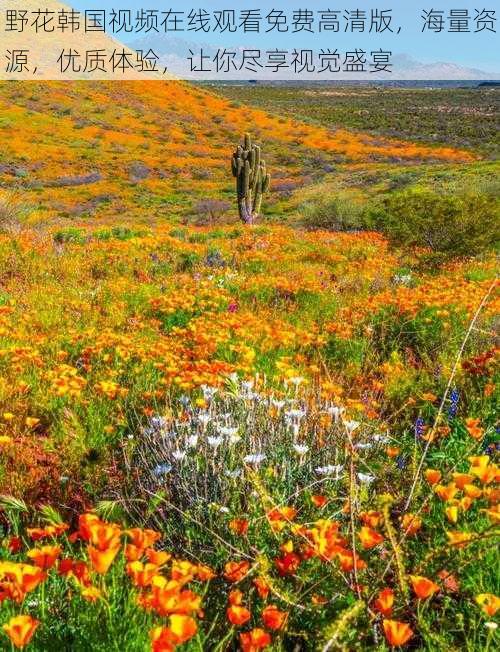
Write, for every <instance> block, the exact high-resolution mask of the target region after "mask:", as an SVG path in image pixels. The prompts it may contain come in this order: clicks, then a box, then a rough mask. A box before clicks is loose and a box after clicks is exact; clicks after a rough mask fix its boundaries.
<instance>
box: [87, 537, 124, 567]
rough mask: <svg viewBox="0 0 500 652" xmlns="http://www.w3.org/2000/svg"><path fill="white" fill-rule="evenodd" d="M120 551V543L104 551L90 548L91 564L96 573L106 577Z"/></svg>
mask: <svg viewBox="0 0 500 652" xmlns="http://www.w3.org/2000/svg"><path fill="white" fill-rule="evenodd" d="M119 550H120V542H119V541H118V542H116V543H114V544H113V545H111V546H110V547H108V548H105V549H103V550H101V549H99V548H95V547H94V546H88V553H89V558H90V563H91V565H92V568H93V569H94V570H95V572H96V573H99V574H100V575H105V574H106V573H107V572H108V570H109V567H110V566H111V564H112V563H113V561H114V559H115V557H116V555H117V554H118V551H119Z"/></svg>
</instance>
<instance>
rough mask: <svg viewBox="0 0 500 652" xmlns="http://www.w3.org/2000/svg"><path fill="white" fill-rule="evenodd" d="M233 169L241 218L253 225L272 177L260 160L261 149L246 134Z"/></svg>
mask: <svg viewBox="0 0 500 652" xmlns="http://www.w3.org/2000/svg"><path fill="white" fill-rule="evenodd" d="M231 167H232V170H233V177H236V195H237V197H238V211H239V213H240V218H241V220H242V221H243V222H245V224H253V223H254V222H255V220H256V219H257V218H258V217H259V213H260V207H261V204H262V195H263V194H264V193H265V192H267V191H268V190H269V184H270V181H271V177H270V175H269V174H268V173H267V171H266V163H265V161H263V160H262V159H261V158H260V147H259V146H258V145H253V144H252V139H251V138H250V134H245V139H244V144H243V146H241V145H238V147H237V149H236V151H235V152H234V154H233V159H232V161H231Z"/></svg>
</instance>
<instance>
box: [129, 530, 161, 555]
mask: <svg viewBox="0 0 500 652" xmlns="http://www.w3.org/2000/svg"><path fill="white" fill-rule="evenodd" d="M125 534H126V535H128V536H129V537H130V539H131V541H132V545H134V546H136V548H139V549H140V550H144V549H145V548H152V547H153V546H154V544H155V543H156V542H157V541H158V540H159V539H160V538H161V534H160V533H159V532H156V531H155V530H142V529H141V528H138V527H134V528H131V529H130V530H125Z"/></svg>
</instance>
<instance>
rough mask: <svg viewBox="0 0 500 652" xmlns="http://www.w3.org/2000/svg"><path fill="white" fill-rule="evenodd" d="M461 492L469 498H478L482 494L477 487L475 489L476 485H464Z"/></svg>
mask: <svg viewBox="0 0 500 652" xmlns="http://www.w3.org/2000/svg"><path fill="white" fill-rule="evenodd" d="M463 492H464V494H465V495H466V496H468V497H469V498H480V496H481V494H482V493H483V492H482V490H481V489H479V487H476V485H473V484H466V485H464V488H463Z"/></svg>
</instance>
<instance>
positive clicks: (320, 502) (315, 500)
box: [311, 494, 328, 508]
mask: <svg viewBox="0 0 500 652" xmlns="http://www.w3.org/2000/svg"><path fill="white" fill-rule="evenodd" d="M311 502H312V504H313V505H314V506H315V507H320V508H321V507H324V506H325V505H326V504H327V502H328V498H327V497H326V496H322V495H321V494H316V495H314V496H311Z"/></svg>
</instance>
